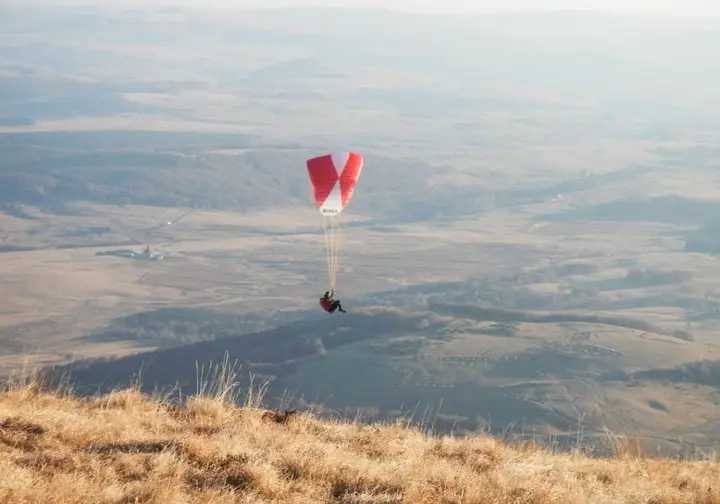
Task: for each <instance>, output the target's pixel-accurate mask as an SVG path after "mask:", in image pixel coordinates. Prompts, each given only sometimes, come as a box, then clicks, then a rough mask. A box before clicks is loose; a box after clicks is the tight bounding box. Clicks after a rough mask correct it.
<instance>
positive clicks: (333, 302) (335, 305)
mask: <svg viewBox="0 0 720 504" xmlns="http://www.w3.org/2000/svg"><path fill="white" fill-rule="evenodd" d="M320 306H322V309H323V310H325V311H326V312H328V313H334V312H335V310H339V311H340V312H342V313H345V310H343V307H342V305H341V304H340V301H338V300H337V299H332V298H330V297H327V296H323V297H321V298H320Z"/></svg>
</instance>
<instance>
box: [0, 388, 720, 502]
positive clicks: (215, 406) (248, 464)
mask: <svg viewBox="0 0 720 504" xmlns="http://www.w3.org/2000/svg"><path fill="white" fill-rule="evenodd" d="M221 378H224V379H225V380H226V381H228V380H227V378H228V377H227V376H225V377H221ZM230 378H232V377H230ZM228 390H229V389H228V388H223V387H207V386H205V387H201V391H202V392H203V393H202V394H200V395H198V396H195V397H191V398H189V399H188V400H187V401H186V403H185V405H184V406H182V407H178V406H176V405H173V404H170V403H169V402H168V401H164V400H163V399H162V398H158V397H149V396H146V395H143V394H141V393H140V392H138V391H137V390H132V389H131V390H124V391H119V392H115V393H112V394H109V395H106V396H102V397H97V398H92V399H80V398H77V397H74V396H72V395H71V394H68V393H58V392H45V391H43V390H41V389H40V387H38V386H36V385H23V386H12V387H9V388H8V389H7V390H5V391H4V392H3V393H2V394H1V395H0V453H1V454H2V455H1V456H0V470H1V476H0V501H1V502H8V503H25V502H43V503H70V502H77V503H89V502H103V503H105V502H107V503H111V502H112V503H121V502H122V503H130V502H133V503H134V502H137V503H140V502H157V503H175V502H178V503H180V502H206V503H210V502H212V503H225V502H243V503H255V502H282V503H286V502H308V503H309V502H338V503H340V502H342V503H393V502H398V503H399V502H403V503H412V504H415V503H435V502H444V503H463V502H464V503H550V502H558V503H559V502H603V503H617V502H637V503H648V504H650V503H653V504H661V503H668V504H669V503H698V504H699V503H702V504H711V503H720V463H718V462H714V461H673V460H653V459H647V458H642V457H639V456H636V455H634V454H633V452H632V451H631V450H626V451H624V452H622V453H619V454H618V456H617V457H616V458H613V459H592V458H587V457H585V456H583V455H581V454H554V453H550V452H547V451H544V450H543V449H541V448H538V447H533V446H521V447H518V446H509V445H506V444H503V443H502V442H500V441H498V440H496V439H493V438H491V437H487V436H477V437H472V438H462V439H458V438H452V437H442V438H437V437H433V436H428V435H427V434H425V433H423V432H421V431H419V430H417V429H412V428H408V427H407V426H404V425H401V424H395V425H362V424H358V423H342V422H331V421H325V420H320V419H317V418H314V417H313V416H311V415H307V414H302V413H298V414H278V413H275V412H270V411H267V410H263V409H262V408H259V407H257V402H258V396H257V395H255V396H253V397H250V398H249V402H248V403H247V404H246V405H245V406H244V407H237V406H234V405H233V404H231V402H232V400H233V399H235V398H234V397H233V394H230V393H228Z"/></svg>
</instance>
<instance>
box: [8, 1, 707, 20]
mask: <svg viewBox="0 0 720 504" xmlns="http://www.w3.org/2000/svg"><path fill="white" fill-rule="evenodd" d="M5 1H9V2H10V3H16V4H27V3H33V2H34V3H40V4H43V3H44V4H50V5H62V4H68V5H77V4H94V5H104V6H107V5H108V3H107V2H106V1H102V0H5ZM112 4H113V5H116V6H117V5H119V4H125V5H128V4H129V5H138V6H140V5H145V6H147V5H150V4H157V5H185V6H196V7H197V6H199V5H203V6H212V7H222V8H228V7H236V8H258V7H301V6H309V5H312V6H325V7H382V8H390V9H398V10H407V11H414V12H447V13H458V12H507V11H535V12H537V11H548V10H597V11H615V12H623V13H648V14H652V13H654V14H671V15H692V16H707V15H712V16H719V15H720V2H719V1H718V0H543V1H542V2H540V1H538V0H441V1H440V0H206V1H204V2H202V4H199V2H197V1H195V0H114V1H113V2H112Z"/></svg>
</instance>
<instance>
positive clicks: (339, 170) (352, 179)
mask: <svg viewBox="0 0 720 504" xmlns="http://www.w3.org/2000/svg"><path fill="white" fill-rule="evenodd" d="M362 168H363V158H362V156H360V155H359V154H355V153H354V152H342V153H340V154H326V155H324V156H319V157H316V158H312V159H309V160H308V161H307V170H308V175H309V176H310V184H311V186H312V191H313V197H314V200H315V206H317V208H318V209H319V210H320V213H321V214H322V216H323V227H324V230H325V250H326V253H327V263H328V279H329V281H330V288H331V289H334V288H335V284H336V278H337V271H338V269H339V264H340V250H339V249H340V228H339V223H338V219H339V216H340V213H341V212H342V211H343V209H344V208H345V207H346V206H347V205H348V203H350V200H351V199H352V196H353V193H354V192H355V186H356V185H357V181H358V178H359V177H360V173H361V172H362Z"/></svg>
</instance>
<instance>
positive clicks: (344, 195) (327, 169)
mask: <svg viewBox="0 0 720 504" xmlns="http://www.w3.org/2000/svg"><path fill="white" fill-rule="evenodd" d="M362 167H363V158H362V156H360V155H359V154H355V153H353V152H343V153H340V154H326V155H325V156H320V157H316V158H313V159H309V160H308V161H307V169H308V174H309V175H310V183H311V184H312V188H313V194H314V197H315V205H316V206H317V207H318V208H319V209H320V213H321V214H323V215H326V216H333V215H337V214H339V213H340V212H342V211H343V209H344V208H345V207H346V206H347V204H348V203H350V199H351V198H352V195H353V192H354V191H355V185H356V184H357V181H358V178H360V172H362Z"/></svg>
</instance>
